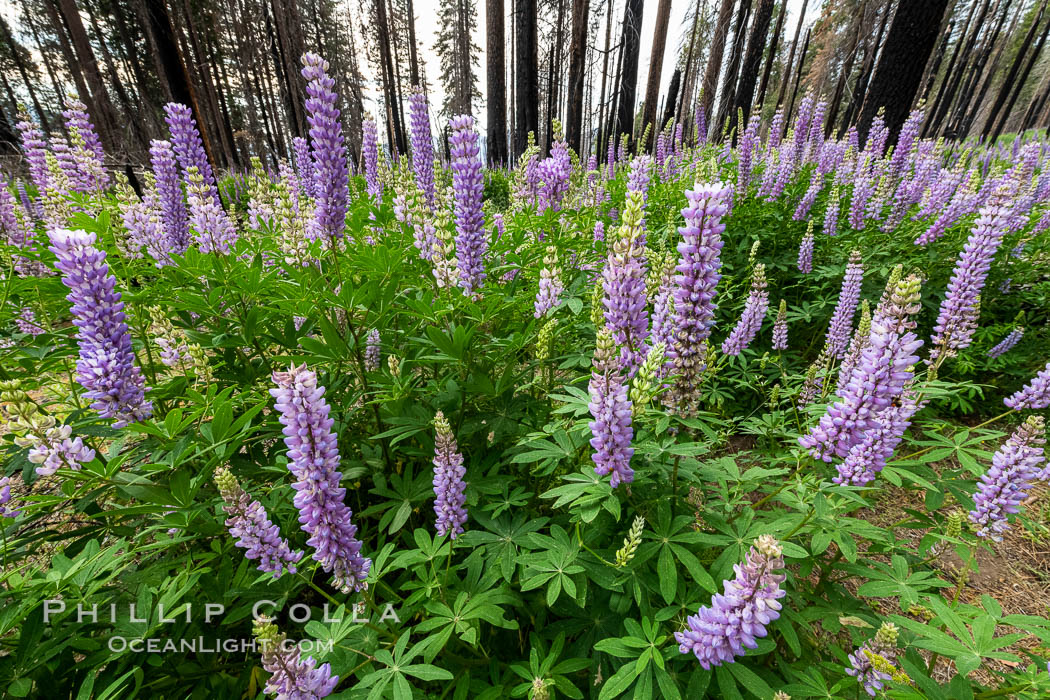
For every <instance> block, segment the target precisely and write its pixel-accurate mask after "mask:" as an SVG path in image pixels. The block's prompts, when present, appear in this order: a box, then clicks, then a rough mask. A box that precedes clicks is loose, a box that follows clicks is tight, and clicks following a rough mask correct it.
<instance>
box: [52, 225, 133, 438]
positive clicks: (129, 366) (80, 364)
mask: <svg viewBox="0 0 1050 700" xmlns="http://www.w3.org/2000/svg"><path fill="white" fill-rule="evenodd" d="M48 235H49V237H50V239H51V246H50V250H51V252H53V253H54V254H55V256H56V257H57V258H58V260H57V261H56V262H55V267H56V268H57V269H58V271H59V272H60V273H62V275H63V277H62V282H63V284H65V285H66V286H67V287H69V290H70V291H69V295H68V296H66V299H68V300H69V301H70V302H72V304H73V306H72V309H71V311H72V313H73V325H74V326H76V327H77V329H78V331H77V344H78V345H79V346H80V359H79V360H77V381H78V382H79V383H80V385H81V386H82V387H84V388H85V389H87V393H86V394H85V396H86V397H87V398H89V399H91V400H92V403H91V407H92V408H93V409H95V410H96V411H98V413H99V415H100V416H101V417H102V418H113V419H115V422H114V423H113V425H114V427H117V428H122V427H124V426H125V425H127V424H128V423H133V422H135V421H139V420H144V419H146V418H149V417H150V415H152V413H153V406H152V405H151V404H150V402H149V401H146V400H145V384H144V382H143V379H142V373H141V371H140V370H139V368H138V366H137V365H136V364H135V351H134V350H133V349H132V347H131V335H130V334H129V333H128V325H127V323H125V322H124V318H125V317H124V302H123V301H121V295H120V292H118V291H116V290H115V289H114V288H115V286H116V284H117V278H116V277H114V276H113V275H111V274H110V272H109V266H108V265H107V264H106V254H105V253H104V252H103V251H101V250H99V249H98V248H96V247H95V234H93V233H88V232H86V231H69V230H67V229H53V230H51V231H49V232H48Z"/></svg>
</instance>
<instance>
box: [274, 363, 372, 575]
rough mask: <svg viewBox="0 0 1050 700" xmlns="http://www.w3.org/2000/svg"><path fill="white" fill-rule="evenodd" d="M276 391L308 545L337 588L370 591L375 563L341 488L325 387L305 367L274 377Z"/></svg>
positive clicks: (298, 505)
mask: <svg viewBox="0 0 1050 700" xmlns="http://www.w3.org/2000/svg"><path fill="white" fill-rule="evenodd" d="M273 381H274V383H276V384H277V388H276V389H270V395H271V396H273V398H274V408H276V409H277V411H278V412H279V413H280V414H281V415H280V418H279V420H280V422H281V425H283V426H284V429H283V431H282V432H283V433H284V444H285V445H286V446H287V447H288V469H289V471H291V472H292V474H293V475H294V476H295V479H296V481H295V483H294V484H293V485H292V488H294V489H295V491H296V494H295V499H294V503H295V507H296V508H298V509H299V522H300V523H301V524H302V526H303V530H304V531H305V532H306V533H307V534H308V535H310V538H309V539H308V540H307V541H306V544H308V545H310V546H311V547H313V548H314V554H313V558H314V559H315V560H316V561H318V562H320V564H321V567H322V568H323V569H324V570H325V571H327V572H329V573H330V574H332V584H333V585H334V586H335V587H336V588H338V589H339V590H341V591H343V592H344V593H349V592H350V591H360V590H364V589H365V588H367V587H368V584H367V582H366V579H367V578H368V570H369V569H370V568H371V566H372V560H371V559H368V558H366V557H363V556H361V541H360V540H358V539H357V537H356V535H357V526H356V525H354V524H353V522H352V521H351V518H352V517H353V512H352V511H351V510H350V508H348V507H347V505H346V504H345V503H344V498H345V496H346V489H344V488H343V487H342V486H340V485H339V482H340V480H341V479H342V478H343V475H342V473H341V472H340V471H339V445H338V439H337V438H336V435H335V433H333V432H332V425H333V424H334V423H335V421H334V420H333V419H332V417H331V416H330V415H329V413H330V412H331V407H330V406H329V405H328V402H327V401H325V399H324V391H325V390H324V387H323V386H319V385H318V384H317V375H316V374H314V372H313V371H312V370H310V369H307V367H306V365H305V364H304V365H300V366H299V367H296V366H294V365H293V366H292V367H291V368H290V369H289V370H288V371H287V372H274V373H273Z"/></svg>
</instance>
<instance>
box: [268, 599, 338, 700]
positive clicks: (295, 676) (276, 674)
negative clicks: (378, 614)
mask: <svg viewBox="0 0 1050 700" xmlns="http://www.w3.org/2000/svg"><path fill="white" fill-rule="evenodd" d="M355 612H356V611H355ZM253 631H254V633H255V636H256V638H257V639H258V640H259V644H260V647H261V648H262V653H261V655H260V659H261V661H262V666H263V668H264V669H266V670H267V671H269V672H270V674H271V675H270V679H269V680H268V681H266V685H265V686H264V687H263V692H264V693H266V694H267V695H274V696H276V700H320V698H326V697H328V696H329V695H331V694H332V691H333V690H335V687H336V686H337V685H339V676H333V675H332V667H331V665H330V664H321V665H320V666H318V665H317V661H315V660H314V658H313V657H312V656H308V657H306V660H305V661H304V660H303V658H302V655H301V653H300V649H299V645H298V644H295V643H293V642H290V641H288V640H287V639H286V638H285V636H284V635H283V634H281V633H280V632H278V631H277V626H276V625H274V624H273V623H272V622H271V621H270V620H269V619H268V618H265V617H261V618H259V619H257V620H256V621H255V626H254V630H253Z"/></svg>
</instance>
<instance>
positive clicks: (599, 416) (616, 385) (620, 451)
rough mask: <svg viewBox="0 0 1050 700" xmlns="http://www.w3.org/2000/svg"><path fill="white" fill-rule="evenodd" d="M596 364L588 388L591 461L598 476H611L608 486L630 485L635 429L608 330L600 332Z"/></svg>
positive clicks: (614, 348) (632, 471) (621, 374)
mask: <svg viewBox="0 0 1050 700" xmlns="http://www.w3.org/2000/svg"><path fill="white" fill-rule="evenodd" d="M593 365H594V367H593V369H592V370H591V381H590V384H589V386H588V389H589V392H590V396H591V401H590V403H589V404H588V407H589V408H590V411H591V416H592V417H593V418H594V420H592V421H591V422H590V423H589V424H588V425H589V427H590V430H591V435H592V437H591V441H590V442H591V447H592V448H594V453H593V454H592V455H591V459H592V460H594V471H595V473H597V474H599V475H601V476H604V475H606V474H609V473H612V477H611V479H610V480H609V484H610V485H611V486H612V487H613V488H616V487H617V486H619V485H620V483H621V482H622V483H628V484H629V483H631V482H632V481H634V470H633V469H631V466H630V464H631V456H632V455H634V448H633V447H631V439H632V438H633V437H634V430H633V428H632V427H631V401H630V400H629V399H628V398H627V383H626V381H625V379H624V375H623V372H622V371H621V369H620V362H619V358H618V357H617V353H616V345H615V343H614V342H613V338H612V333H611V332H610V331H609V329H608V328H603V329H602V330H600V331H599V332H598V341H597V347H596V349H595V351H594V361H593Z"/></svg>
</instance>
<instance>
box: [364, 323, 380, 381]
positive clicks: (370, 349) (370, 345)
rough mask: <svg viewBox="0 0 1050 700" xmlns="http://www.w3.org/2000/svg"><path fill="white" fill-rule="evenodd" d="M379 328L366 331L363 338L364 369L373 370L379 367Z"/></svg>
mask: <svg viewBox="0 0 1050 700" xmlns="http://www.w3.org/2000/svg"><path fill="white" fill-rule="evenodd" d="M379 359H380V358H379V329H378V328H373V329H372V330H370V331H368V337H367V338H366V339H365V369H366V370H368V371H369V372H375V371H377V370H378V369H379Z"/></svg>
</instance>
